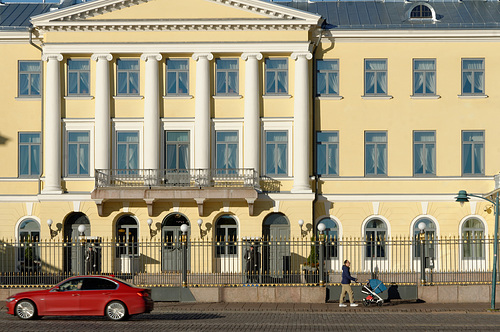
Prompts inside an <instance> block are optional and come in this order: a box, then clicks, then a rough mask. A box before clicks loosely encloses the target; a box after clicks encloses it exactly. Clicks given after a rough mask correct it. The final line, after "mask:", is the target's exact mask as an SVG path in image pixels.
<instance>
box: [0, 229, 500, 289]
mask: <svg viewBox="0 0 500 332" xmlns="http://www.w3.org/2000/svg"><path fill="white" fill-rule="evenodd" d="M184 240H185V241H184ZM251 246H253V247H254V249H253V251H252V250H251V249H250V247H251ZM422 253H423V256H422ZM421 257H424V259H425V262H424V264H422V261H421ZM492 258H493V240H492V238H466V239H460V238H453V237H450V238H439V239H424V240H419V239H415V238H393V239H383V240H372V239H364V238H360V239H342V240H338V239H336V238H325V239H322V240H319V241H318V240H310V239H290V240H289V239H276V238H274V239H273V238H269V239H265V238H242V239H221V241H214V240H207V239H193V240H187V239H184V238H182V237H179V238H177V237H176V238H170V239H167V240H166V241H165V240H164V241H156V240H154V239H153V240H150V239H146V240H140V241H132V242H126V243H122V242H116V241H108V240H104V239H99V238H95V237H92V238H85V237H82V238H81V239H80V240H75V241H62V240H51V241H42V242H32V243H28V242H24V243H20V242H15V241H2V242H1V243H0V287H25V286H43V285H52V284H55V283H57V282H58V281H60V280H62V279H64V278H66V277H68V276H71V275H79V274H113V275H116V276H118V277H121V278H124V279H128V280H130V281H132V282H134V283H135V284H138V285H143V286H150V287H151V286H158V287H162V286H163V287H169V286H181V285H184V286H197V287H211V286H243V285H247V284H258V285H265V286H271V285H272V286H279V285H304V284H307V285H324V284H327V285H328V284H337V283H339V282H340V280H341V271H342V265H343V261H344V260H345V259H349V261H351V273H352V275H354V276H356V277H357V278H358V279H359V280H360V281H361V282H364V281H365V280H367V279H371V278H375V277H376V278H378V279H381V280H382V281H384V282H386V283H396V284H415V285H416V284H418V283H421V282H425V283H426V284H428V285H434V284H472V283H477V284H489V283H491V278H492ZM422 266H424V270H423V272H422ZM422 278H423V280H422ZM498 280H500V278H499V279H498Z"/></svg>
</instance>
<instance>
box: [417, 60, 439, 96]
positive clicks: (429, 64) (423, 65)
mask: <svg viewBox="0 0 500 332" xmlns="http://www.w3.org/2000/svg"><path fill="white" fill-rule="evenodd" d="M435 94H436V60H434V59H413V95H415V96H425V95H431V96H433V95H435Z"/></svg>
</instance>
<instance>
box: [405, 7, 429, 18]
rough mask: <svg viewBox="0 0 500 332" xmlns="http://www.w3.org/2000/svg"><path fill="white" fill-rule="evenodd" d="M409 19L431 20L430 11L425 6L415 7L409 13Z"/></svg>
mask: <svg viewBox="0 0 500 332" xmlns="http://www.w3.org/2000/svg"><path fill="white" fill-rule="evenodd" d="M410 18H427V19H429V18H430V19H432V18H433V17H432V10H431V8H430V7H429V6H426V5H417V6H415V7H413V9H412V10H411V12H410Z"/></svg>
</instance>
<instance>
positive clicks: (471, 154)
mask: <svg viewBox="0 0 500 332" xmlns="http://www.w3.org/2000/svg"><path fill="white" fill-rule="evenodd" d="M462 174H463V175H484V131H463V132H462Z"/></svg>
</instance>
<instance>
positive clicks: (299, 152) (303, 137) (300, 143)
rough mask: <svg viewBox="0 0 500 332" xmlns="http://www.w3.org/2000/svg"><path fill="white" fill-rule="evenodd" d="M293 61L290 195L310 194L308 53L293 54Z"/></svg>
mask: <svg viewBox="0 0 500 332" xmlns="http://www.w3.org/2000/svg"><path fill="white" fill-rule="evenodd" d="M292 59H294V60H295V93H294V96H293V98H294V105H293V107H294V116H293V122H294V140H293V142H294V144H293V146H294V151H293V169H294V172H293V187H292V193H310V192H311V185H310V180H309V162H310V160H311V153H310V152H311V151H310V150H311V148H310V144H309V142H310V141H311V139H310V134H309V130H310V129H309V128H310V125H311V123H310V116H309V99H310V96H309V93H310V92H309V62H308V60H311V59H312V54H311V53H309V52H304V53H293V54H292Z"/></svg>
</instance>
